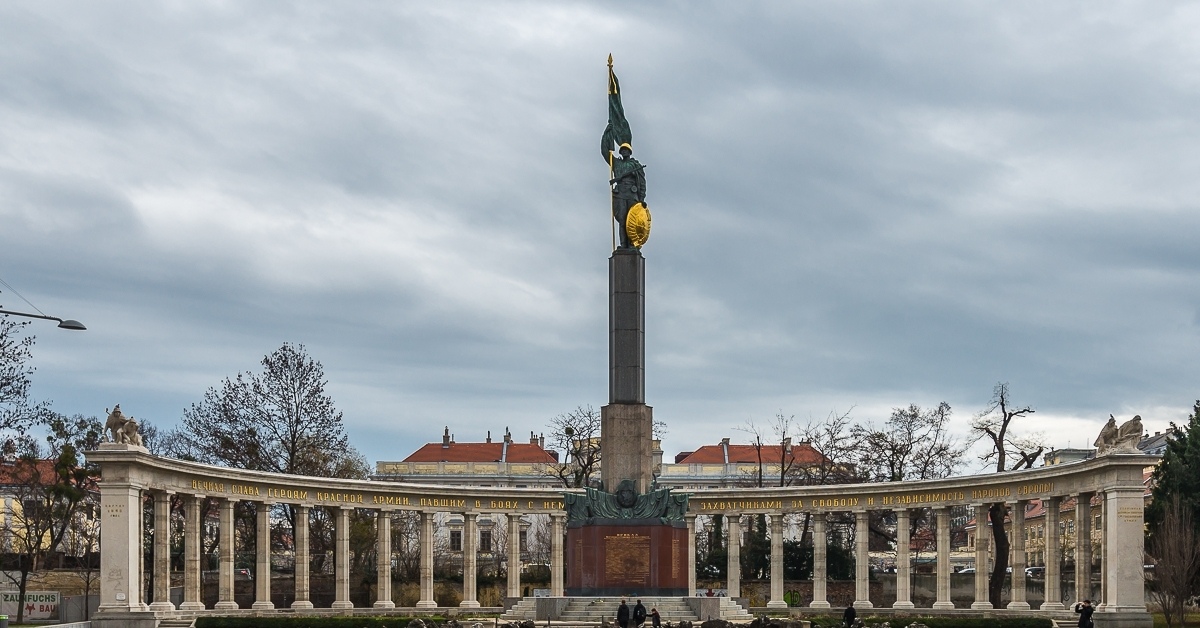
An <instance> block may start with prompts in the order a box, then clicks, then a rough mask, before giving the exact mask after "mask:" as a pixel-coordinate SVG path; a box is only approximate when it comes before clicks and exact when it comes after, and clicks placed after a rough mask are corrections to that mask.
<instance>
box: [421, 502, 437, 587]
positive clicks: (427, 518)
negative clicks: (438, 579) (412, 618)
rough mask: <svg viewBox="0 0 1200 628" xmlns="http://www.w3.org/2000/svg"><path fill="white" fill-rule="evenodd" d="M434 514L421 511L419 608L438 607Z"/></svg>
mask: <svg viewBox="0 0 1200 628" xmlns="http://www.w3.org/2000/svg"><path fill="white" fill-rule="evenodd" d="M433 514H434V513H431V512H422V513H421V599H419V600H417V608H437V601H436V600H434V599H433Z"/></svg>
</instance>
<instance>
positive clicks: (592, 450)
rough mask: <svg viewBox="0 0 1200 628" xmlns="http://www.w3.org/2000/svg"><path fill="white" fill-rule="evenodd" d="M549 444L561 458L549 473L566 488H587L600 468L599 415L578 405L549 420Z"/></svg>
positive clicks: (591, 409) (550, 467) (548, 466)
mask: <svg viewBox="0 0 1200 628" xmlns="http://www.w3.org/2000/svg"><path fill="white" fill-rule="evenodd" d="M549 431H550V443H551V446H552V447H554V449H555V450H557V451H560V452H562V458H561V459H560V460H559V461H558V462H557V463H554V464H549V465H546V472H547V473H549V474H550V475H552V476H553V477H555V478H557V479H558V481H560V482H562V483H563V486H564V487H566V488H584V487H587V486H589V485H590V483H591V481H592V476H593V475H595V474H596V473H597V472H598V471H599V469H600V413H599V412H597V411H596V410H595V409H593V408H592V406H590V405H588V406H579V407H577V408H575V409H574V410H572V411H570V412H567V413H566V414H560V415H558V416H556V417H554V418H553V419H550V430H549Z"/></svg>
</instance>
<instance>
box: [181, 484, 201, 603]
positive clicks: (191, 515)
mask: <svg viewBox="0 0 1200 628" xmlns="http://www.w3.org/2000/svg"><path fill="white" fill-rule="evenodd" d="M201 499H203V498H202V497H198V496H196V495H186V496H184V498H183V604H180V605H179V610H181V611H202V610H204V604H203V603H202V602H201V601H200V500H201Z"/></svg>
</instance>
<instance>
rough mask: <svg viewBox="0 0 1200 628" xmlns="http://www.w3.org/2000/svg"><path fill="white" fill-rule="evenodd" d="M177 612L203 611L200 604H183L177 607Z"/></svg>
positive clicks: (202, 606)
mask: <svg viewBox="0 0 1200 628" xmlns="http://www.w3.org/2000/svg"><path fill="white" fill-rule="evenodd" d="M179 610H181V611H202V610H204V604H201V603H200V602H184V603H183V604H180V605H179Z"/></svg>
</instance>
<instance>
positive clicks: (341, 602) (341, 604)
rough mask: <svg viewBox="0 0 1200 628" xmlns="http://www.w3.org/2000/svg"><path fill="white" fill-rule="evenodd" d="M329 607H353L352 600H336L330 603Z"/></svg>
mask: <svg viewBox="0 0 1200 628" xmlns="http://www.w3.org/2000/svg"><path fill="white" fill-rule="evenodd" d="M329 608H337V609H344V608H354V602H350V601H347V600H337V601H335V602H334V603H333V604H330V605H329Z"/></svg>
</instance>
